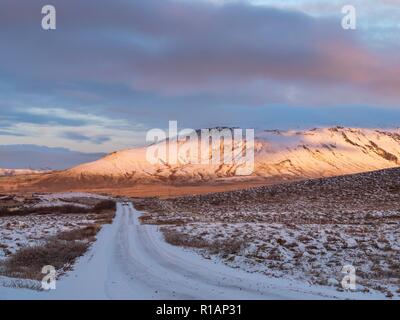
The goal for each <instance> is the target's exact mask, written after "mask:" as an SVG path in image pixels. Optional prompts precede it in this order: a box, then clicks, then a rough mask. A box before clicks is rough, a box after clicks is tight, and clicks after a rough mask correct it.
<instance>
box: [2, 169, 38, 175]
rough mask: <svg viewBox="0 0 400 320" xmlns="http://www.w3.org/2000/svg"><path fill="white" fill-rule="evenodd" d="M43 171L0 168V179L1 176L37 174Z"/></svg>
mask: <svg viewBox="0 0 400 320" xmlns="http://www.w3.org/2000/svg"><path fill="white" fill-rule="evenodd" d="M43 172H45V171H42V170H32V169H2V168H0V177H1V176H20V175H24V174H37V173H43Z"/></svg>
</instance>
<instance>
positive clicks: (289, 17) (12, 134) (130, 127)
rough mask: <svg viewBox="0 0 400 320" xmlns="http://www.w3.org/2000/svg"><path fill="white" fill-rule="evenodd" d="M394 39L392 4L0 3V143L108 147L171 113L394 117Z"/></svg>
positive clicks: (177, 116)
mask: <svg viewBox="0 0 400 320" xmlns="http://www.w3.org/2000/svg"><path fill="white" fill-rule="evenodd" d="M46 4H51V5H53V6H54V7H55V8H56V12H57V29H56V30H50V31H45V30H43V29H42V27H41V19H42V14H41V8H42V7H43V6H44V5H46ZM348 4H351V5H354V7H355V8H356V10H357V11H356V12H357V29H356V30H344V29H343V28H342V26H341V20H342V18H343V14H342V12H341V9H342V6H343V5H348ZM399 40H400V1H399V0H380V1H378V0H376V1H370V0H363V1H361V0H354V1H350V0H346V1H338V0H330V1H328V0H319V1H315V0H285V1H275V0H242V1H224V0H113V1H106V0H85V1H81V0H68V1H63V0H46V1H43V0H18V1H15V0H2V1H1V3H0V145H8V144H35V145H45V146H48V147H64V148H69V149H71V150H76V151H81V152H111V151H114V150H118V149H122V148H128V147H132V146H138V145H143V144H145V143H146V142H145V135H146V132H147V131H148V130H150V129H152V128H166V127H168V121H169V120H177V121H178V126H179V128H180V129H183V128H195V129H197V128H209V127H215V126H235V127H236V126H239V127H242V128H254V129H256V130H262V129H275V128H278V129H287V128H309V127H319V126H334V125H343V126H353V127H380V128H382V127H398V119H400V106H399V101H400V55H399V53H400V41H399Z"/></svg>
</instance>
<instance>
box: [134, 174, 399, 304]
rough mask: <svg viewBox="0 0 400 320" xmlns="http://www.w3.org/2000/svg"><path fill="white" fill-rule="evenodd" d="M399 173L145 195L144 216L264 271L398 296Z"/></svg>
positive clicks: (181, 239) (177, 240)
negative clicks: (351, 281) (165, 196)
mask: <svg viewBox="0 0 400 320" xmlns="http://www.w3.org/2000/svg"><path fill="white" fill-rule="evenodd" d="M399 178H400V171H399V169H393V170H384V171H379V172H372V173H365V174H360V175H353V176H343V177H335V178H328V179H319V180H311V181H304V182H296V183H288V184H282V185H276V186H270V187H260V188H254V189H249V190H242V191H233V192H227V193H219V194H218V193H216V194H209V195H202V196H194V197H182V198H176V199H170V200H158V199H147V200H144V201H141V202H140V203H138V206H139V207H140V208H142V209H143V210H145V211H147V214H146V215H145V216H144V217H143V218H142V221H144V222H145V223H150V224H157V225H164V227H163V229H162V230H163V231H164V234H165V236H166V239H167V241H168V242H170V243H172V244H175V245H178V246H184V247H190V248H194V249H196V250H198V252H199V253H200V254H202V255H203V256H205V257H208V258H211V259H213V260H218V261H222V262H224V263H225V264H227V265H229V266H232V267H235V268H240V269H244V270H247V271H250V272H258V273H262V274H266V275H268V276H275V277H280V278H287V277H291V278H295V279H301V280H302V281H307V282H310V283H313V284H319V285H324V286H330V287H333V288H336V289H337V290H342V289H341V280H342V278H343V276H344V275H343V274H342V273H341V271H342V268H343V267H344V266H346V265H352V266H354V268H355V269H356V276H357V291H359V292H373V291H378V292H381V293H382V294H384V295H385V296H387V297H388V298H389V297H399V296H400V262H399V261H400V245H399V243H400V242H399V240H400V208H399V203H400V185H399V181H400V180H399Z"/></svg>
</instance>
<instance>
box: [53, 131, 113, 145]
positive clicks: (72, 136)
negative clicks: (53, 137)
mask: <svg viewBox="0 0 400 320" xmlns="http://www.w3.org/2000/svg"><path fill="white" fill-rule="evenodd" d="M60 136H61V137H62V138H65V139H69V140H75V141H78V142H87V141H89V142H92V143H94V144H102V143H104V142H107V141H111V138H110V137H107V136H104V135H100V136H88V135H85V134H82V133H79V132H73V131H66V132H63V133H62V134H61V135H60Z"/></svg>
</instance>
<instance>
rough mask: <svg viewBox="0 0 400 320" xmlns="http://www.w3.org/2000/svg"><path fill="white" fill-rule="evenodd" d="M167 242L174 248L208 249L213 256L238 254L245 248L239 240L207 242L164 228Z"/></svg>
mask: <svg viewBox="0 0 400 320" xmlns="http://www.w3.org/2000/svg"><path fill="white" fill-rule="evenodd" d="M162 232H163V234H164V238H165V241H166V242H168V243H169V244H172V245H174V246H181V247H187V248H195V249H207V250H208V251H209V252H210V253H211V254H222V255H230V254H237V253H238V252H240V250H241V249H242V248H243V245H244V242H243V241H239V240H228V241H227V240H213V241H207V240H205V239H203V238H201V237H193V236H190V235H188V234H185V233H181V232H178V231H176V230H174V229H169V228H163V229H162Z"/></svg>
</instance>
